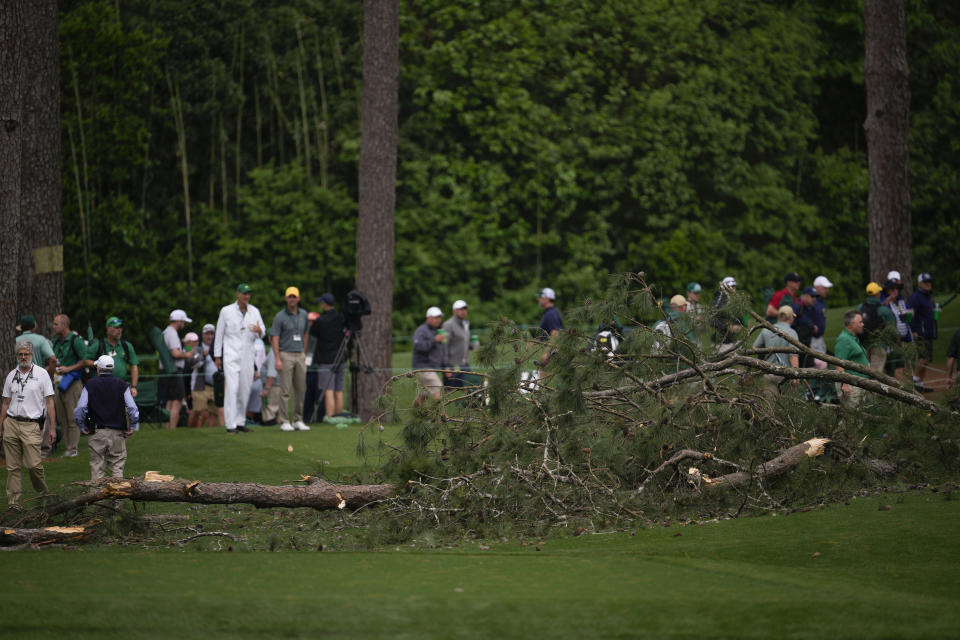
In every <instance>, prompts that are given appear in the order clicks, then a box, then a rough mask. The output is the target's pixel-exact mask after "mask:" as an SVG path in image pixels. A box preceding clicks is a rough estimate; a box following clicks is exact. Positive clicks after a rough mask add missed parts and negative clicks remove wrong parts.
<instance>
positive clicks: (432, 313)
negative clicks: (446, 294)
mask: <svg viewBox="0 0 960 640" xmlns="http://www.w3.org/2000/svg"><path fill="white" fill-rule="evenodd" d="M437 316H440V317H443V311H441V310H440V307H430V308H429V309H427V317H428V318H436V317H437Z"/></svg>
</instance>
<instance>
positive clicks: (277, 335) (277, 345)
mask: <svg viewBox="0 0 960 640" xmlns="http://www.w3.org/2000/svg"><path fill="white" fill-rule="evenodd" d="M284 298H285V299H286V303H287V304H286V307H285V308H283V309H281V310H280V311H279V312H278V313H277V315H276V316H274V318H273V325H272V326H271V327H270V344H271V346H272V347H273V354H272V356H273V358H274V366H276V368H277V384H279V385H280V407H279V411H278V412H277V421H278V422H279V423H280V429H281V430H283V431H309V430H310V427H308V426H307V425H306V424H304V422H303V397H304V395H305V394H306V391H307V361H306V347H307V340H309V338H310V335H309V334H308V333H307V328H308V324H309V323H308V322H307V312H306V310H304V309H301V308H300V290H299V289H297V288H296V287H287V290H286V292H285V293H284ZM291 390H292V391H293V416H292V417H293V421H292V423H291V420H290V417H291V416H290V415H289V413H290V408H289V405H290V391H291Z"/></svg>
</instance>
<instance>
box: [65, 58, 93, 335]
mask: <svg viewBox="0 0 960 640" xmlns="http://www.w3.org/2000/svg"><path fill="white" fill-rule="evenodd" d="M70 75H71V76H72V79H73V98H74V101H75V103H76V105H77V135H78V136H79V138H80V159H81V160H82V163H83V164H82V168H83V182H82V183H81V181H80V174H79V173H77V174H76V180H77V204H78V205H79V209H80V230H81V233H82V238H81V239H82V240H83V298H84V304H85V307H84V310H85V311H86V315H87V317H88V318H87V319H88V321H89V320H90V318H89V316H90V309H91V306H90V295H91V293H92V291H91V288H92V285H91V283H90V253H91V251H92V241H91V236H92V235H93V234H92V230H91V229H90V222H91V220H92V219H93V217H92V214H91V212H90V204H91V201H90V195H89V194H90V182H89V177H88V176H89V171H88V165H87V143H86V138H85V136H84V133H83V132H84V127H83V103H82V102H81V100H80V81H79V79H78V78H77V66H76V64H73V63H72V62H71V64H70ZM70 147H71V152H74V148H73V135H72V133H71V135H70ZM73 164H74V168H75V169H76V167H77V158H76V153H75V152H74V157H73Z"/></svg>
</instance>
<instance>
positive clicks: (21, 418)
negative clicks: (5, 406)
mask: <svg viewBox="0 0 960 640" xmlns="http://www.w3.org/2000/svg"><path fill="white" fill-rule="evenodd" d="M7 417H8V418H10V419H11V420H17V421H18V422H36V423H37V424H41V425H42V424H43V421H44V418H24V417H23V416H11V415H9V414H8V415H7Z"/></svg>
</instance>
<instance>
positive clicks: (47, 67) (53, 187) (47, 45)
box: [17, 0, 89, 335]
mask: <svg viewBox="0 0 960 640" xmlns="http://www.w3.org/2000/svg"><path fill="white" fill-rule="evenodd" d="M22 4H23V7H24V24H25V25H26V29H25V30H24V38H25V39H24V40H23V54H24V55H23V59H22V62H23V65H24V75H23V78H24V80H26V83H25V84H24V92H23V115H24V119H23V132H22V134H21V135H22V136H23V137H22V143H23V146H22V148H21V152H22V155H21V158H22V160H21V162H22V164H21V166H20V169H21V172H22V173H21V187H20V203H21V210H20V213H21V218H20V220H21V227H20V228H21V229H22V230H23V234H22V236H21V238H20V243H21V245H20V269H19V272H18V275H17V284H18V286H19V287H20V292H19V295H18V302H19V307H20V311H21V313H32V314H33V315H34V316H36V318H37V328H38V330H39V331H41V332H42V333H46V334H47V335H49V334H50V333H51V332H52V330H53V317H54V316H55V315H56V314H58V313H61V312H62V311H63V309H62V305H63V227H62V222H61V217H60V211H61V199H60V188H61V187H60V162H61V155H60V46H59V31H58V20H57V2H56V0H29V1H24V2H22ZM88 320H89V318H88Z"/></svg>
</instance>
